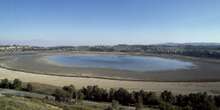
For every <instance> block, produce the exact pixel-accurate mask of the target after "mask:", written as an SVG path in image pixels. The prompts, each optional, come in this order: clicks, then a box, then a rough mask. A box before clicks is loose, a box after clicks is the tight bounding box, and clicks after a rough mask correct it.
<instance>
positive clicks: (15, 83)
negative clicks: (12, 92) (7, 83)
mask: <svg viewBox="0 0 220 110" xmlns="http://www.w3.org/2000/svg"><path fill="white" fill-rule="evenodd" d="M21 88H22V82H21V81H20V80H19V79H14V81H13V84H12V89H16V90H20V89H21Z"/></svg>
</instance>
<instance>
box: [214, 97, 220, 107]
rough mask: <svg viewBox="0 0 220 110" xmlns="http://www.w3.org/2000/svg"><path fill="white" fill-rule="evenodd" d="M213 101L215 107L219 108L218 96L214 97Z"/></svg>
mask: <svg viewBox="0 0 220 110" xmlns="http://www.w3.org/2000/svg"><path fill="white" fill-rule="evenodd" d="M214 100H215V105H216V106H217V107H220V95H218V96H215V97H214Z"/></svg>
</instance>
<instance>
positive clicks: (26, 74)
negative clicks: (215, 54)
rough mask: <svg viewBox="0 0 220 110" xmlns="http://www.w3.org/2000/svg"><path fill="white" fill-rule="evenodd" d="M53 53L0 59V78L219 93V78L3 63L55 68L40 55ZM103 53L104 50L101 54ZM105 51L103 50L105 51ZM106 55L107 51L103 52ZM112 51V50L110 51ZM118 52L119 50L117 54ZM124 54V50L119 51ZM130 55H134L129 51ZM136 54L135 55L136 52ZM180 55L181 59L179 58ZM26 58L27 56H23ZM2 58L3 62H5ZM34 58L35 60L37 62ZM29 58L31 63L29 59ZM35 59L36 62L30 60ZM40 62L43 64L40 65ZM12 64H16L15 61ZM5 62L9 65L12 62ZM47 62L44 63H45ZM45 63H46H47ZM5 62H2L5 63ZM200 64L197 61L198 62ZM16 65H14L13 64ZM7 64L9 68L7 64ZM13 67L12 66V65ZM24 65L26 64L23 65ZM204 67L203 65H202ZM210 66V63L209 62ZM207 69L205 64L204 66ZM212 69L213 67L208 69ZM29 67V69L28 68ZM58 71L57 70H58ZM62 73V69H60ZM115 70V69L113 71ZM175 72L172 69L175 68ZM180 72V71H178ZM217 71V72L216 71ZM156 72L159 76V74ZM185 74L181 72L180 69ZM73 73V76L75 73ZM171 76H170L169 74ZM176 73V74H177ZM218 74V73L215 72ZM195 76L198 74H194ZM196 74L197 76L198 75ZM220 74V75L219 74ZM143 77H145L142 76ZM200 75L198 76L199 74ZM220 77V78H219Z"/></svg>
mask: <svg viewBox="0 0 220 110" xmlns="http://www.w3.org/2000/svg"><path fill="white" fill-rule="evenodd" d="M53 54H55V53H41V54H34V57H33V55H30V58H31V60H30V59H27V61H26V60H24V61H23V59H22V62H20V60H19V59H16V58H17V56H15V59H12V57H8V58H2V57H1V58H2V59H1V65H0V66H1V67H0V79H4V78H8V79H10V80H13V79H15V78H19V79H21V80H22V81H24V82H36V83H42V84H48V85H54V86H65V85H69V84H73V85H75V86H76V88H82V87H85V86H88V85H98V86H100V87H102V88H106V89H109V88H120V87H123V88H126V89H128V90H130V91H137V90H141V89H143V90H146V91H153V92H161V91H164V90H169V91H172V92H173V93H175V94H188V93H196V92H207V93H208V94H212V95H219V94H220V86H219V85H220V80H213V79H212V80H165V81H163V80H140V79H137V80H136V79H134V78H133V79H126V78H120V77H117V78H116V77H107V76H100V77H96V76H95V75H88V74H63V75H62V74H55V73H53V74H52V73H47V72H45V71H43V72H42V71H41V72H37V71H28V70H25V69H23V70H21V69H20V70H19V69H17V68H13V67H10V66H11V65H6V61H9V60H10V61H13V60H18V61H17V62H16V63H18V65H19V64H23V63H27V65H31V66H34V67H35V66H37V65H38V66H37V67H39V66H45V67H46V68H47V69H48V68H49V69H54V66H52V67H50V66H49V65H48V64H46V65H45V64H43V63H42V59H41V58H43V56H46V55H53ZM56 54H67V55H71V54H73V53H56ZM101 54H103V53H101ZM104 54H105V53H104ZM106 54H109V53H106ZM113 54H115V53H113ZM117 54H118V53H117ZM119 54H123V53H119ZM131 55H133V54H131ZM135 55H138V54H135ZM163 57H165V58H166V57H167V58H176V57H178V59H181V60H187V61H189V60H190V61H193V62H194V63H196V64H197V63H198V62H203V61H200V60H199V61H198V62H196V61H197V60H198V59H196V58H195V59H194V58H193V59H191V58H185V57H181V56H175V57H174V56H171V57H169V56H163ZM179 57H180V58H179ZM25 58H26V56H25ZM4 59H5V61H4ZM36 60H37V61H36ZM29 61H30V62H29ZM33 61H35V62H33ZM37 62H38V63H37ZM39 62H41V63H42V64H41V65H39ZM204 62H207V63H208V64H210V63H211V64H212V63H213V65H217V67H218V68H219V62H218V61H215V62H212V61H211V60H210V61H209V60H208V61H204ZM11 63H15V62H14V61H13V62H11ZM11 63H8V64H11ZM31 63H36V64H37V65H34V64H31ZM44 63H46V62H44ZM47 63H48V62H47ZM4 64H5V65H4ZM198 64H199V63H198ZM16 65H17V64H16ZM8 66H9V67H8ZM14 66H15V65H14ZM22 66H25V65H22ZM205 66H206V65H205ZM211 66H212V65H211ZM55 67H57V68H55V71H57V70H59V68H58V67H59V66H55ZM207 68H209V67H208V66H206V68H204V69H207ZM211 69H212V68H211ZM30 70H31V69H30ZM58 72H60V71H58ZM61 72H64V71H61ZM112 72H115V71H112ZM174 72H175V71H174ZM178 72H180V73H181V72H182V71H178ZM216 72H218V71H216ZM128 74H129V73H125V74H124V75H128ZM161 74H168V73H167V72H163V73H161ZM161 74H159V76H160V75H161ZM183 74H184V72H183ZM74 75H75V76H74ZM170 75H171V76H170ZM177 75H179V73H177ZM201 75H205V77H208V76H207V74H201ZM218 75H219V74H218ZM197 76H198V75H197ZM197 76H196V78H197ZM219 76H220V75H219ZM145 77H146V76H145ZM170 77H171V78H174V79H175V77H176V76H172V74H168V76H167V78H170ZM198 77H199V76H198ZM219 79H220V78H219Z"/></svg>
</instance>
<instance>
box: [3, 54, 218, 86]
mask: <svg viewBox="0 0 220 110" xmlns="http://www.w3.org/2000/svg"><path fill="white" fill-rule="evenodd" d="M54 54H62V55H63V54H64V55H73V54H117V55H118V54H119V55H141V54H139V53H132V54H130V53H129V54H128V53H121V52H119V53H115V52H110V53H109V52H104V53H102V52H70V53H68V52H64V53H63V52H61V53H57V52H55V53H54V52H52V53H40V54H35V55H31V56H28V57H30V58H28V57H27V56H25V57H24V58H17V56H15V58H8V59H7V58H6V60H10V61H7V62H4V61H3V62H1V65H0V66H1V67H2V68H6V69H9V70H15V71H22V72H28V73H35V74H45V75H55V76H63V77H83V78H100V79H111V80H125V81H151V82H152V81H154V82H218V81H220V74H219V73H220V68H219V66H220V63H219V61H218V60H217V61H212V60H207V59H205V61H204V59H203V60H200V59H199V58H191V57H189V58H188V57H181V56H165V55H160V56H159V55H155V56H156V57H157V56H159V57H164V58H170V59H178V60H183V61H190V62H193V63H195V64H196V65H198V66H199V67H198V68H192V69H190V70H174V71H156V72H148V73H147V74H146V73H142V72H134V71H118V70H112V69H85V68H65V67H62V66H60V65H58V64H54V62H50V61H48V60H47V59H45V58H44V57H45V56H48V55H54ZM152 56H153V55H152ZM12 60H13V61H12ZM17 60H18V61H17Z"/></svg>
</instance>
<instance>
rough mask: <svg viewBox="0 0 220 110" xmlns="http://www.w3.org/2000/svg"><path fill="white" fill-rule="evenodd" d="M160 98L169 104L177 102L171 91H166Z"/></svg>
mask: <svg viewBox="0 0 220 110" xmlns="http://www.w3.org/2000/svg"><path fill="white" fill-rule="evenodd" d="M160 97H161V99H162V100H163V101H165V102H168V103H170V104H173V103H174V100H175V98H174V96H173V95H172V93H171V92H169V91H164V92H162V93H161V95H160Z"/></svg>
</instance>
